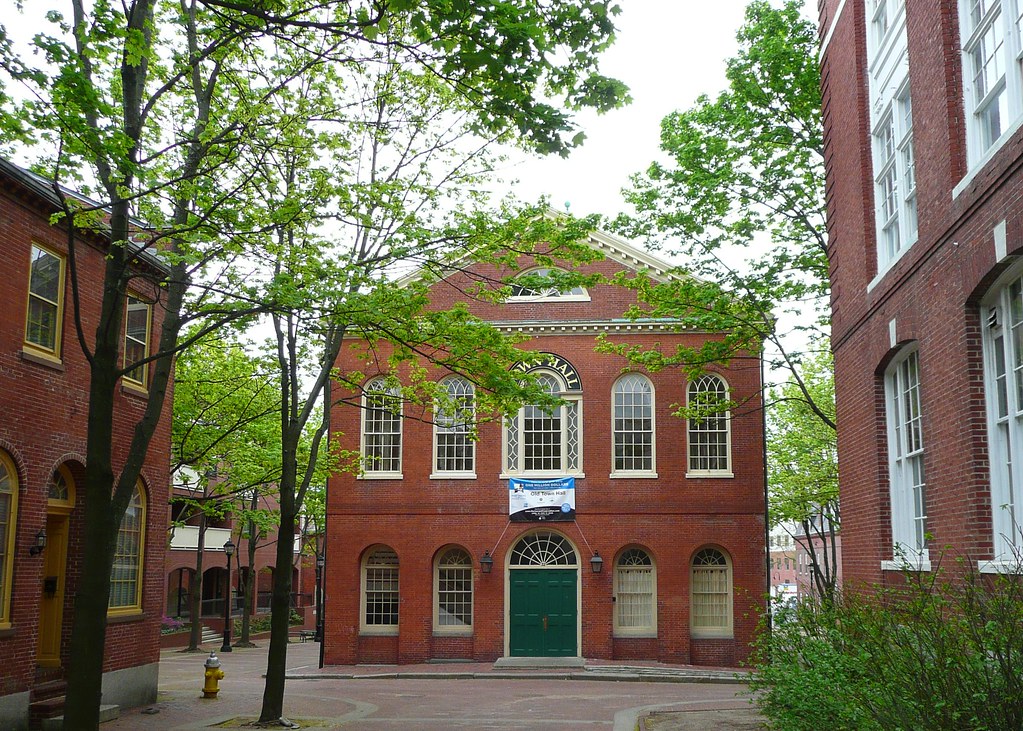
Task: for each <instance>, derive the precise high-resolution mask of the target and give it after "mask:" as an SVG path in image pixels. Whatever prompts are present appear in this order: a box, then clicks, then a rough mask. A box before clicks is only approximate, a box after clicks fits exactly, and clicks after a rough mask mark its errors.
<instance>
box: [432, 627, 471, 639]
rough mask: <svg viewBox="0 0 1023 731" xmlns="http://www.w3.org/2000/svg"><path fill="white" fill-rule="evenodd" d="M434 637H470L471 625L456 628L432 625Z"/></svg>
mask: <svg viewBox="0 0 1023 731" xmlns="http://www.w3.org/2000/svg"><path fill="white" fill-rule="evenodd" d="M433 636H434V637H472V627H458V628H457V629H451V628H449V627H434V628H433Z"/></svg>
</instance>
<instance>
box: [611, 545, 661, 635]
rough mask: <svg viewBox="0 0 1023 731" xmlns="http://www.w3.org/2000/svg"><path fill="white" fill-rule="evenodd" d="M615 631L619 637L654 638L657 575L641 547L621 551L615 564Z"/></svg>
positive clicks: (651, 560) (649, 558)
mask: <svg viewBox="0 0 1023 731" xmlns="http://www.w3.org/2000/svg"><path fill="white" fill-rule="evenodd" d="M614 602H615V613H614V632H615V635H616V636H619V637H630V636H631V637H656V636H657V611H656V607H657V574H656V571H655V569H654V562H653V559H652V558H651V557H650V554H649V553H647V552H646V551H644V550H643V549H641V548H628V549H626V550H625V551H622V553H621V555H619V556H618V560H617V561H616V562H615V575H614Z"/></svg>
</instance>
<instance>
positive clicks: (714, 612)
mask: <svg viewBox="0 0 1023 731" xmlns="http://www.w3.org/2000/svg"><path fill="white" fill-rule="evenodd" d="M690 586H691V597H692V603H691V608H690V615H691V618H690V632H691V633H692V635H693V637H719V638H728V637H731V636H732V564H731V562H730V561H729V559H728V556H726V555H725V554H724V553H723V552H721V551H719V550H718V549H716V548H703V549H701V550H699V551H697V553H696V555H695V556H693V563H692V571H691V581H690Z"/></svg>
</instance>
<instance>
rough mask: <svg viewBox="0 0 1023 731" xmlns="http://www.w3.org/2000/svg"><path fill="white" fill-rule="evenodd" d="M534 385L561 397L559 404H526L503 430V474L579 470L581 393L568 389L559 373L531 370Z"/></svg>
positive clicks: (567, 472) (576, 472) (580, 457)
mask: <svg viewBox="0 0 1023 731" xmlns="http://www.w3.org/2000/svg"><path fill="white" fill-rule="evenodd" d="M531 374H532V375H534V376H535V377H536V382H537V385H538V386H539V387H540V388H542V389H544V390H545V391H546V392H547V393H549V394H551V395H552V396H558V397H560V398H562V399H563V400H564V403H562V404H561V405H560V406H541V405H537V404H527V405H525V406H523V407H522V408H521V409H519V412H518V413H517V414H516V415H514V416H512V417H510V418H508V419H507V421H506V422H505V430H504V465H505V472H506V473H507V474H513V475H515V474H525V475H529V474H535V475H558V474H579V473H580V472H581V471H582V397H581V395H580V394H579V393H578V392H569V391H568V390H567V387H566V384H565V382H564V380H563V379H562V378H561V376H560V375H559V374H557V373H556V372H554V371H549V370H534V371H531Z"/></svg>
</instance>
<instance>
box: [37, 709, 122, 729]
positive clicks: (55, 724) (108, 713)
mask: <svg viewBox="0 0 1023 731" xmlns="http://www.w3.org/2000/svg"><path fill="white" fill-rule="evenodd" d="M120 715H121V707H120V706H115V705H106V706H100V707H99V722H100V723H106V722H107V721H113V720H114V719H115V718H119V717H120ZM62 728H64V716H52V717H50V718H44V719H43V724H42V729H43V731H60V730H61V729H62Z"/></svg>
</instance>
